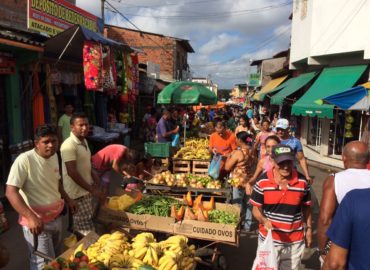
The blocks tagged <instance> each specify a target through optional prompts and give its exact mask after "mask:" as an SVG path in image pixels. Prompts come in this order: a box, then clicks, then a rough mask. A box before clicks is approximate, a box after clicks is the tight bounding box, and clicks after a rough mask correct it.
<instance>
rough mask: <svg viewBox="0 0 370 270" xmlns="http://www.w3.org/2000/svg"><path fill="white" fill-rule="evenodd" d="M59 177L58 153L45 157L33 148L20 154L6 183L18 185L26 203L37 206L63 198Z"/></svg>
mask: <svg viewBox="0 0 370 270" xmlns="http://www.w3.org/2000/svg"><path fill="white" fill-rule="evenodd" d="M59 179H60V174H59V165H58V157H57V155H56V154H54V155H53V156H51V157H50V158H48V159H45V158H43V157H41V156H40V155H39V154H37V153H36V151H35V149H32V150H30V151H27V152H25V153H22V154H20V155H19V156H18V157H17V159H16V160H15V161H14V163H13V165H12V167H11V169H10V173H9V176H8V181H7V183H6V184H7V185H10V186H16V187H18V188H19V189H20V191H19V193H20V195H21V196H22V198H23V199H24V201H25V203H26V204H27V205H28V206H31V207H37V206H46V205H49V204H52V203H55V202H57V201H58V200H60V199H61V195H60V193H59Z"/></svg>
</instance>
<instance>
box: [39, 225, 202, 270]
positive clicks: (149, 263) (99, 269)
mask: <svg viewBox="0 0 370 270" xmlns="http://www.w3.org/2000/svg"><path fill="white" fill-rule="evenodd" d="M195 249H196V247H195V246H194V245H190V244H189V243H188V238H187V237H185V236H181V235H177V236H170V237H168V238H167V239H165V240H163V241H157V239H156V238H155V237H154V235H153V234H152V233H149V232H142V233H138V234H137V235H136V236H135V237H133V236H131V235H129V234H128V233H126V232H124V231H115V232H113V233H107V234H103V235H101V236H98V235H97V234H96V233H94V232H92V233H90V234H88V235H87V236H86V237H84V238H83V239H82V240H81V241H79V242H78V243H77V244H76V245H75V246H73V247H71V248H70V249H68V250H67V251H66V252H64V253H63V254H62V255H61V256H60V257H58V258H57V259H55V260H53V261H51V262H50V263H48V264H47V266H45V268H44V269H45V270H58V269H71V270H78V269H80V270H82V269H84V270H86V269H91V270H104V269H112V270H113V269H117V270H118V269H132V270H155V269H158V270H162V269H163V270H166V269H168V270H170V269H179V270H180V269H184V270H186V269H188V270H193V269H195V268H196V265H197V261H201V260H200V258H197V257H196V256H195V252H196V250H195Z"/></svg>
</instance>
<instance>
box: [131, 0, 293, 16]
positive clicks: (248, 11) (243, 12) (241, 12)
mask: <svg viewBox="0 0 370 270" xmlns="http://www.w3.org/2000/svg"><path fill="white" fill-rule="evenodd" d="M291 4H292V2H291V1H288V2H283V3H279V4H275V5H269V6H265V7H260V8H255V9H245V10H237V11H228V12H226V11H225V12H214V13H206V14H200V15H184V14H181V13H177V15H173V16H160V15H156V16H154V15H140V14H131V13H126V15H127V16H132V17H143V18H153V19H162V20H163V19H164V20H183V19H192V20H209V19H220V18H225V17H229V16H231V15H234V16H239V15H247V14H248V15H250V14H258V13H261V12H266V11H269V10H273V9H277V8H281V7H284V6H288V5H291ZM148 8H149V7H148Z"/></svg>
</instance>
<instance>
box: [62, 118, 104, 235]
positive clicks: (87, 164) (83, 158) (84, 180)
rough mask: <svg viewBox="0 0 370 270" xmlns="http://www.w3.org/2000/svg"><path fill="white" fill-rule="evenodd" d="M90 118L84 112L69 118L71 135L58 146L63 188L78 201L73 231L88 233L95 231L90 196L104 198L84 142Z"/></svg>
mask: <svg viewBox="0 0 370 270" xmlns="http://www.w3.org/2000/svg"><path fill="white" fill-rule="evenodd" d="M88 132H89V121H88V119H87V118H86V116H85V115H84V114H81V113H78V114H77V113H76V114H73V115H72V117H71V134H70V136H69V138H67V139H66V140H65V141H64V142H63V144H62V146H61V148H60V151H61V154H62V159H63V162H64V164H65V167H66V171H65V173H64V174H63V175H64V181H63V183H64V188H65V190H66V192H67V194H68V195H69V196H70V197H71V198H72V199H74V200H75V201H76V202H77V205H78V211H77V212H76V213H74V214H73V230H74V231H76V232H79V233H81V234H83V235H87V234H88V233H89V232H90V231H93V230H94V224H93V222H92V216H93V196H94V197H97V198H99V199H103V193H102V191H100V190H99V182H100V181H99V177H98V175H97V174H95V173H94V172H93V171H92V170H91V152H90V149H89V146H88V144H87V141H86V139H85V138H86V136H87V135H88Z"/></svg>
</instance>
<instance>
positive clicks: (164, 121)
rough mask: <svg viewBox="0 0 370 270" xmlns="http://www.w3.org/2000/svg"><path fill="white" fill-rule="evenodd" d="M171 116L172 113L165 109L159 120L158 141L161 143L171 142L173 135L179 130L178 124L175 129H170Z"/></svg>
mask: <svg viewBox="0 0 370 270" xmlns="http://www.w3.org/2000/svg"><path fill="white" fill-rule="evenodd" d="M170 117H171V113H170V112H169V111H167V110H164V111H163V115H162V117H161V119H160V120H159V121H158V124H157V128H156V131H157V142H159V143H165V142H170V141H171V140H172V139H171V135H174V134H176V133H177V132H179V126H177V127H176V128H175V129H173V130H170V125H169V123H168V120H169V119H170Z"/></svg>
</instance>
